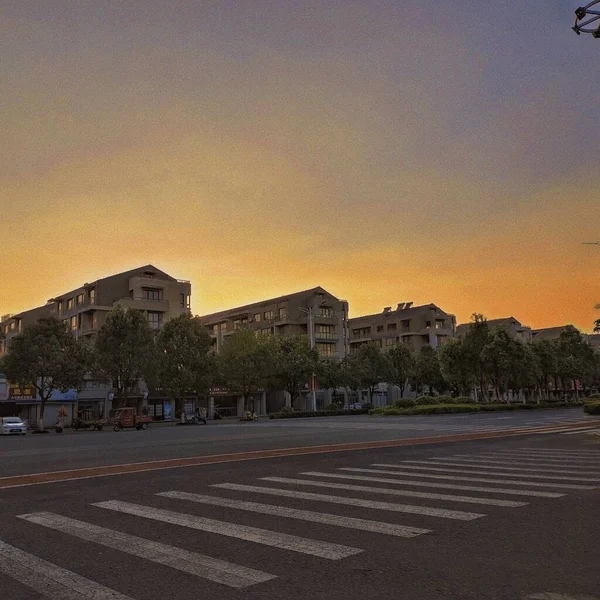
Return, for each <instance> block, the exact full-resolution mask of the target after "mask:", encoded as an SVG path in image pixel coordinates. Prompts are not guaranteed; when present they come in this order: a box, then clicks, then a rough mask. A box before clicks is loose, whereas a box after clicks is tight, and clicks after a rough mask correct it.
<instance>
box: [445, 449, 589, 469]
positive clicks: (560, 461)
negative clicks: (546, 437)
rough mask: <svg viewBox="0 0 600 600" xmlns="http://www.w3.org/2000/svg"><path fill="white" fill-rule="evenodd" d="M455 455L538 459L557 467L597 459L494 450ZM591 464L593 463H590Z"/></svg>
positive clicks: (582, 463)
mask: <svg viewBox="0 0 600 600" xmlns="http://www.w3.org/2000/svg"><path fill="white" fill-rule="evenodd" d="M456 456H458V457H461V458H462V457H465V458H466V457H480V458H488V457H489V458H493V459H499V458H502V459H504V460H523V461H527V460H528V461H530V462H535V463H536V464H537V463H538V462H539V461H543V462H545V463H549V464H551V465H556V466H557V467H559V466H560V465H576V464H580V465H585V464H589V461H590V460H597V457H593V458H580V457H576V456H573V457H566V456H565V457H564V458H563V457H560V458H559V457H556V456H547V455H544V456H542V455H531V454H509V455H505V454H498V453H496V452H481V453H480V454H457V455H456ZM592 464H593V463H592Z"/></svg>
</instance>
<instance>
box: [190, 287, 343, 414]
mask: <svg viewBox="0 0 600 600" xmlns="http://www.w3.org/2000/svg"><path fill="white" fill-rule="evenodd" d="M200 318H201V320H202V323H203V324H204V325H205V326H206V327H207V328H208V330H209V332H210V334H211V336H212V338H213V341H214V346H215V350H216V351H217V352H219V350H220V348H221V345H222V344H223V341H224V340H225V339H226V338H227V336H228V335H231V334H232V333H233V332H234V331H235V330H236V329H240V328H248V329H251V330H252V331H254V332H255V333H256V335H274V334H278V335H306V336H308V337H309V338H310V339H311V342H312V343H313V344H314V347H315V348H316V349H317V350H318V351H319V354H320V355H321V356H322V357H330V358H342V357H344V356H345V355H346V353H347V352H348V302H346V301H345V300H340V299H338V298H336V297H335V296H334V295H333V294H330V293H329V292H328V291H326V290H325V289H323V288H322V287H316V288H312V289H309V290H303V291H301V292H296V293H293V294H288V295H286V296H280V297H278V298H270V299H268V300H262V301H260V302H255V303H253V304H248V305H245V306H239V307H236V308H231V309H228V310H224V311H221V312H217V313H213V314H210V315H204V316H201V317H200ZM311 329H312V336H311ZM215 396H216V397H217V400H218V402H219V408H220V409H221V410H223V411H224V412H225V413H226V414H238V415H241V411H242V410H243V406H241V405H240V400H239V398H237V397H235V396H232V395H231V394H229V393H228V392H227V390H222V391H221V392H220V393H219V392H218V391H215ZM288 401H289V399H288ZM284 402H285V400H284V398H283V396H282V394H269V395H268V397H267V395H266V394H264V395H263V396H262V398H261V399H260V401H259V405H258V407H257V409H258V412H260V413H261V414H264V413H265V412H267V408H268V409H269V411H270V410H276V409H277V408H279V407H280V406H281V405H282V404H283V403H284Z"/></svg>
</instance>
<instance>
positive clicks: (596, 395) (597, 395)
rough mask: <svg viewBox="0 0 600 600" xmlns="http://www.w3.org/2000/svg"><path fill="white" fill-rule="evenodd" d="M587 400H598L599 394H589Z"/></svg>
mask: <svg viewBox="0 0 600 600" xmlns="http://www.w3.org/2000/svg"><path fill="white" fill-rule="evenodd" d="M587 400H600V394H590V395H589V396H588V397H587V398H586V401H587Z"/></svg>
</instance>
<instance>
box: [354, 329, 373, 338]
mask: <svg viewBox="0 0 600 600" xmlns="http://www.w3.org/2000/svg"><path fill="white" fill-rule="evenodd" d="M370 335H371V328H370V327H361V328H359V329H353V330H352V337H354V338H366V337H369V336H370Z"/></svg>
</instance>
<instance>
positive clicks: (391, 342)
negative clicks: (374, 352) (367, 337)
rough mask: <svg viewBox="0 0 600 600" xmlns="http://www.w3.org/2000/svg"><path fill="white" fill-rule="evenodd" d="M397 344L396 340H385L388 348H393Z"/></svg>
mask: <svg viewBox="0 0 600 600" xmlns="http://www.w3.org/2000/svg"><path fill="white" fill-rule="evenodd" d="M395 343H396V338H385V345H386V346H393V345H394V344H395Z"/></svg>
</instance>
